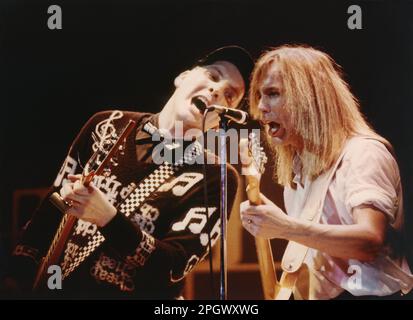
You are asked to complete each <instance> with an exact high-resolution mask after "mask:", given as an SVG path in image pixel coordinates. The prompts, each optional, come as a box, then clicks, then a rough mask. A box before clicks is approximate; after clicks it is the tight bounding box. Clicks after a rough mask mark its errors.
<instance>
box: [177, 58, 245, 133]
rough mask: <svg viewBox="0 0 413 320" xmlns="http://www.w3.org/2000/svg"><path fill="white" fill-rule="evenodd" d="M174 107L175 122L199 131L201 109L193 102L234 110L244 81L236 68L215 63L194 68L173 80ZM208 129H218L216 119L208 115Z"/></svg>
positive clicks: (225, 62) (215, 116)
mask: <svg viewBox="0 0 413 320" xmlns="http://www.w3.org/2000/svg"><path fill="white" fill-rule="evenodd" d="M175 87H176V90H175V93H174V105H175V111H176V115H177V116H176V119H175V120H180V121H183V123H184V125H185V126H186V127H189V128H198V129H201V128H202V116H203V112H202V110H199V109H198V108H197V106H196V105H195V104H194V103H193V99H194V98H198V99H200V100H201V101H203V102H204V104H205V105H206V106H209V105H214V104H216V105H222V106H226V107H231V108H236V107H237V106H238V104H239V103H240V102H241V100H242V97H243V95H244V92H245V87H244V81H243V78H242V76H241V74H240V72H239V70H238V68H237V67H235V65H233V64H232V63H230V62H227V61H217V62H215V63H213V64H211V65H206V66H202V67H195V68H193V69H191V70H187V71H185V72H183V73H181V74H180V75H179V76H178V77H177V78H176V79H175ZM207 123H208V125H207V127H206V129H208V128H211V127H216V126H218V116H217V115H216V114H215V113H209V116H208V118H207Z"/></svg>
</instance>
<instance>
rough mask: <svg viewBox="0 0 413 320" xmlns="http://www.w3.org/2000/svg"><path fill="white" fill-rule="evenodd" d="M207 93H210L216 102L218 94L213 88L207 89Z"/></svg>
mask: <svg viewBox="0 0 413 320" xmlns="http://www.w3.org/2000/svg"><path fill="white" fill-rule="evenodd" d="M209 92H210V93H211V96H212V98H213V99H214V101H216V100H218V92H217V90H216V89H215V88H213V87H209Z"/></svg>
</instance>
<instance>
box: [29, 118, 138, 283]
mask: <svg viewBox="0 0 413 320" xmlns="http://www.w3.org/2000/svg"><path fill="white" fill-rule="evenodd" d="M135 124H136V122H135V121H133V120H129V123H128V124H127V126H126V127H125V128H124V129H123V130H122V132H121V133H120V135H119V136H118V137H115V138H113V139H111V140H108V141H105V143H104V144H102V146H100V147H98V149H97V150H96V152H95V153H94V154H93V155H92V156H91V157H90V159H89V160H88V162H87V163H86V165H85V167H84V169H83V172H82V179H81V181H82V183H83V185H84V186H85V187H87V186H89V184H90V183H91V182H92V180H93V178H94V177H95V176H99V175H102V174H103V175H108V174H110V168H109V167H108V165H109V164H112V165H114V166H116V165H117V161H116V159H117V154H118V153H119V152H120V153H122V151H123V150H124V144H125V141H126V138H127V137H128V136H129V134H130V133H131V132H132V129H133V128H134V127H135ZM102 159H103V160H102ZM49 200H50V202H52V203H53V205H55V206H56V208H57V209H59V210H60V211H61V212H62V213H65V212H66V211H67V210H68V209H69V208H70V204H69V203H67V202H66V201H65V200H63V199H62V197H61V196H60V195H59V194H58V193H57V192H54V193H53V194H52V195H51V196H50V197H49ZM76 221H77V218H76V217H74V216H72V215H69V214H64V215H63V218H62V220H61V222H60V224H59V227H58V228H57V231H56V233H55V236H54V238H53V241H52V243H51V245H50V247H49V250H48V251H47V254H46V256H45V257H43V258H42V260H41V262H40V266H39V268H38V271H37V274H36V277H35V280H34V283H33V290H34V291H35V290H39V289H40V288H44V287H45V284H46V282H47V278H48V273H47V270H48V268H49V266H51V265H57V264H58V263H59V258H60V256H61V255H62V252H63V250H64V246H65V244H66V241H67V239H68V237H69V235H70V232H71V230H72V228H73V226H74V224H75V223H76Z"/></svg>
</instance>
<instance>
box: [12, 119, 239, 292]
mask: <svg viewBox="0 0 413 320" xmlns="http://www.w3.org/2000/svg"><path fill="white" fill-rule="evenodd" d="M129 119H133V120H135V121H136V126H135V128H134V129H133V131H132V134H130V135H129V137H128V138H127V140H126V144H125V150H124V155H121V156H119V158H118V165H117V166H114V167H112V168H111V172H110V173H108V174H107V176H96V177H95V178H94V181H93V183H94V184H95V185H96V186H97V187H98V188H99V189H100V190H102V191H103V192H104V193H105V194H106V196H107V198H108V199H109V201H110V202H111V203H112V204H113V205H114V206H115V207H116V208H117V210H118V212H117V214H116V216H115V218H113V219H112V220H111V221H110V222H109V223H108V224H107V225H106V226H105V227H103V228H98V227H97V226H96V225H94V224H92V223H90V222H86V221H82V220H81V219H79V220H78V221H77V223H75V225H74V228H73V231H72V232H71V236H70V237H69V239H68V241H67V243H66V245H65V249H64V253H63V254H62V257H61V259H60V266H61V269H62V275H63V282H62V290H49V291H48V293H50V294H53V295H57V296H64V297H133V298H143V299H149V298H161V299H172V298H176V297H177V296H179V295H180V294H181V290H182V287H183V279H184V277H185V276H186V275H187V274H188V273H189V272H190V271H191V270H192V269H193V268H194V267H195V266H196V265H197V263H199V262H200V261H201V260H202V259H204V258H205V257H206V256H207V254H208V232H209V233H210V236H211V240H212V244H214V243H215V242H216V241H217V239H218V237H219V233H220V229H219V227H220V219H219V215H220V214H219V211H220V210H219V194H220V191H219V181H220V174H219V164H218V161H217V158H216V157H215V156H212V155H211V154H208V152H207V154H208V157H209V159H211V157H213V159H215V160H216V161H215V164H208V165H207V168H208V169H207V177H208V181H207V186H208V215H209V218H207V216H206V214H205V206H204V198H203V179H204V174H203V167H202V165H201V164H199V163H198V161H194V160H196V159H199V157H203V155H202V152H203V150H202V148H199V146H200V145H196V144H195V143H192V142H188V143H186V144H185V142H184V145H183V146H184V147H185V148H183V149H182V151H183V153H184V155H185V162H184V163H183V164H182V163H180V164H177V165H171V164H168V163H163V164H161V165H157V164H155V163H154V161H153V158H152V151H153V150H154V149H157V148H159V146H160V143H162V142H156V141H155V142H154V141H153V139H152V136H151V135H150V134H149V133H147V132H145V131H144V130H143V129H144V125H145V124H146V123H147V122H149V123H151V124H153V125H154V126H155V127H156V126H157V119H158V117H157V115H153V114H148V113H138V112H122V111H113V112H112V111H104V112H100V113H97V114H95V115H94V116H93V117H92V118H91V119H90V120H89V121H88V122H87V123H86V124H85V126H84V127H83V128H82V130H81V132H80V133H79V134H78V136H77V137H76V139H75V141H74V142H73V144H72V146H71V148H70V150H69V153H68V155H67V157H66V159H65V161H64V164H63V166H62V168H61V170H60V172H59V174H58V176H57V178H56V180H55V182H54V184H53V186H52V187H51V188H50V193H49V194H51V193H52V192H55V191H59V190H60V188H61V186H62V184H64V183H65V182H66V177H67V175H68V174H69V173H74V174H75V173H81V172H82V167H83V166H84V165H85V163H86V162H87V161H88V159H89V158H90V156H91V155H92V154H93V152H94V151H96V149H97V148H99V147H100V146H102V144H104V143H105V141H106V140H107V139H111V135H112V134H113V133H115V132H116V133H117V134H119V132H120V131H121V130H122V129H123V128H124V127H125V126H126V124H127V122H128V121H129ZM112 138H113V135H112ZM162 147H163V146H162ZM173 148H174V146H172V147H171V148H170V149H173ZM164 150H169V149H168V148H164ZM199 153H200V155H198V154H199ZM191 157H192V158H191ZM178 158H179V157H178ZM188 160H189V161H188ZM194 162H195V163H194ZM237 177H238V176H237V173H236V171H235V169H234V168H233V167H232V166H230V165H229V166H228V213H229V212H230V211H231V207H232V203H233V201H234V198H235V195H236V190H237V185H238V178H237ZM61 217H62V216H61V214H60V213H59V211H58V210H57V209H56V208H55V207H54V206H53V205H52V204H51V203H50V201H48V197H46V198H45V199H44V200H43V202H42V204H41V205H40V207H39V208H38V209H37V210H36V212H35V213H34V215H33V218H32V219H31V221H30V223H29V224H28V227H27V229H26V231H25V233H24V236H23V238H22V239H21V241H20V242H19V244H18V245H17V247H16V249H15V250H14V253H13V255H14V257H13V259H14V266H15V268H14V273H15V277H16V278H17V279H18V280H20V282H21V283H24V284H26V286H27V287H30V286H31V284H32V282H33V278H34V275H35V272H36V269H37V268H38V264H39V261H40V259H41V257H42V256H44V255H45V254H46V253H47V250H48V247H49V245H50V243H51V240H52V238H53V236H54V234H55V232H56V229H57V226H58V224H59V222H60V220H61Z"/></svg>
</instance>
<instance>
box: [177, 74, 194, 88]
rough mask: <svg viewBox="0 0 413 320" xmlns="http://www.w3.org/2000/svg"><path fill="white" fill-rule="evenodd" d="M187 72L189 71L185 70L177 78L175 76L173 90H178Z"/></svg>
mask: <svg viewBox="0 0 413 320" xmlns="http://www.w3.org/2000/svg"><path fill="white" fill-rule="evenodd" d="M189 72H190V70H186V71H184V72H181V73H180V74H179V76H177V77H176V78H175V81H174V85H175V88H178V87H179V86H180V85H181V83H182V81H184V80H185V78H186V77H187V75H188V73H189Z"/></svg>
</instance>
